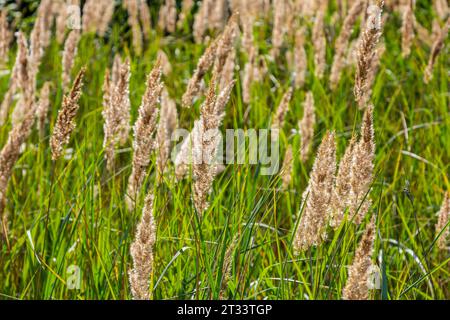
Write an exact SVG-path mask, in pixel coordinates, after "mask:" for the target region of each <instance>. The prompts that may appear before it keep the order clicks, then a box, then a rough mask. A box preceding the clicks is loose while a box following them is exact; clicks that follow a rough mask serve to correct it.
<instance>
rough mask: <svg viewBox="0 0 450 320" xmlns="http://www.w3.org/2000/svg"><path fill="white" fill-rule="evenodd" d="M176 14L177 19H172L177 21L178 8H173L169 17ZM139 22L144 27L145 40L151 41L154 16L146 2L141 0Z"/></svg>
mask: <svg viewBox="0 0 450 320" xmlns="http://www.w3.org/2000/svg"><path fill="white" fill-rule="evenodd" d="M173 10H175V12H173ZM174 14H175V18H170V19H176V14H177V9H176V7H173V8H171V11H169V17H173V15H174ZM139 20H140V22H141V25H142V34H143V36H144V39H145V40H149V39H150V32H151V30H152V16H151V13H150V8H149V7H148V4H147V1H146V0H139Z"/></svg>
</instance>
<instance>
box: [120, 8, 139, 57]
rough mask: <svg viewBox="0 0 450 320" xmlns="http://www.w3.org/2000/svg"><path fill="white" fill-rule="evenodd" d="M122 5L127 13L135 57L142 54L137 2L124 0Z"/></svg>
mask: <svg viewBox="0 0 450 320" xmlns="http://www.w3.org/2000/svg"><path fill="white" fill-rule="evenodd" d="M123 5H124V7H125V9H127V11H128V24H129V26H130V27H131V33H132V34H133V48H134V51H135V52H136V54H137V55H141V53H142V46H143V42H142V30H141V26H140V24H139V0H124V2H123Z"/></svg>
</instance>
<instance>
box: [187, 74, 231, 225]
mask: <svg viewBox="0 0 450 320" xmlns="http://www.w3.org/2000/svg"><path fill="white" fill-rule="evenodd" d="M216 79H217V75H214V76H213V78H212V80H211V83H210V86H209V89H208V93H207V95H206V99H205V101H204V102H203V105H202V108H201V115H200V119H199V120H197V121H196V122H195V124H194V129H193V132H192V138H193V139H192V154H193V166H192V172H193V176H194V194H193V200H194V207H195V209H196V211H197V214H198V216H199V218H201V217H202V215H203V213H204V211H205V210H207V209H208V207H209V203H208V196H209V194H210V193H211V188H212V183H213V181H214V177H215V176H216V174H217V163H216V155H217V148H218V145H219V142H220V138H221V137H220V132H219V126H220V124H221V123H222V120H223V118H224V116H225V113H224V112H223V110H224V108H225V105H226V104H227V103H228V100H229V97H230V93H231V89H232V88H233V87H234V84H235V82H234V81H233V82H231V83H230V84H229V85H228V86H227V87H226V88H225V89H224V90H223V91H222V92H221V93H220V95H219V96H217V95H216Z"/></svg>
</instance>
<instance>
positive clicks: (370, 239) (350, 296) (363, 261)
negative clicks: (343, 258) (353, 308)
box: [342, 216, 375, 300]
mask: <svg viewBox="0 0 450 320" xmlns="http://www.w3.org/2000/svg"><path fill="white" fill-rule="evenodd" d="M374 241H375V216H373V217H372V219H371V220H370V222H369V224H368V225H367V226H366V230H365V231H364V234H363V236H362V238H361V241H360V242H359V245H358V248H357V249H356V252H355V257H354V258H353V263H352V265H351V266H350V268H349V270H348V279H347V282H346V284H345V287H344V290H343V291H342V298H343V299H344V300H367V299H368V298H369V286H368V282H369V276H370V269H371V267H372V254H373V247H374Z"/></svg>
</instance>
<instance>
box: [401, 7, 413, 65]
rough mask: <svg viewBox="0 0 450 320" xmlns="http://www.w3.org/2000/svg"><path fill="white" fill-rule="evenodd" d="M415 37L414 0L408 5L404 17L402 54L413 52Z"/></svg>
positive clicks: (404, 55)
mask: <svg viewBox="0 0 450 320" xmlns="http://www.w3.org/2000/svg"><path fill="white" fill-rule="evenodd" d="M413 38H414V12H413V4H412V1H411V0H410V1H409V4H408V5H407V6H406V8H405V10H404V12H403V19H402V56H403V57H407V56H409V54H410V53H411V44H412V40H413Z"/></svg>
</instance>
